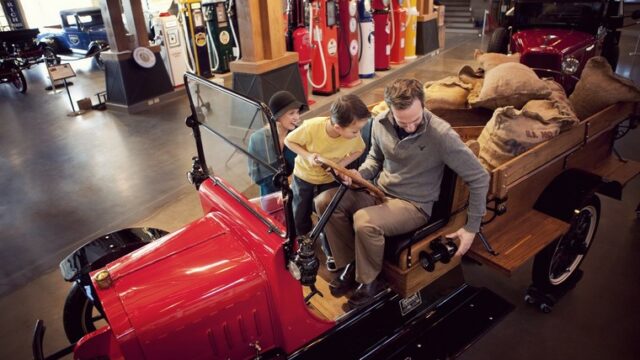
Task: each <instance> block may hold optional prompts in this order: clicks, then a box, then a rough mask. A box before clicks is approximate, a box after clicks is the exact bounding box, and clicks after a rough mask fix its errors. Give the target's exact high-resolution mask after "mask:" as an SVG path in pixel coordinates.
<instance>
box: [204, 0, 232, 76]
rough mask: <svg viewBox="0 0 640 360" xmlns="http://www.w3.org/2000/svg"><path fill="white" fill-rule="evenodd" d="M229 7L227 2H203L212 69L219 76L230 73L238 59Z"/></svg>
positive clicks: (217, 0) (205, 0)
mask: <svg viewBox="0 0 640 360" xmlns="http://www.w3.org/2000/svg"><path fill="white" fill-rule="evenodd" d="M229 7H230V4H229V3H228V1H227V0H203V1H202V9H203V13H204V18H205V21H206V24H207V41H208V43H209V54H210V57H211V60H212V62H213V64H212V68H213V72H214V73H218V74H223V73H226V72H229V70H230V69H229V63H230V62H231V61H233V60H235V59H236V56H234V48H235V47H236V44H237V39H236V32H235V29H234V28H233V22H232V19H231V18H230V17H229Z"/></svg>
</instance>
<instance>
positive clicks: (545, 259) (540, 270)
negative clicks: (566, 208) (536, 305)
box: [531, 195, 600, 291]
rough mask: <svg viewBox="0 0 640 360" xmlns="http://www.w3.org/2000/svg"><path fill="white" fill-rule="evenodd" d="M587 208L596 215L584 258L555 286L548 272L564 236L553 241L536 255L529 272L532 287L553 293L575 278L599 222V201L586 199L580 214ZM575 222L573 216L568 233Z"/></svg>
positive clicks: (593, 196) (591, 198)
mask: <svg viewBox="0 0 640 360" xmlns="http://www.w3.org/2000/svg"><path fill="white" fill-rule="evenodd" d="M589 206H593V207H594V208H595V213H596V214H595V227H594V229H593V233H592V234H591V239H590V240H589V245H588V246H587V248H586V250H585V252H584V256H582V258H581V259H580V261H579V262H578V264H577V266H576V267H575V268H574V269H573V270H572V272H571V274H570V275H569V276H567V278H565V279H564V280H563V281H562V282H560V283H557V284H554V283H552V282H551V280H550V279H549V270H550V266H551V261H552V260H553V257H554V255H555V252H556V249H557V248H558V245H559V244H560V241H562V239H563V238H564V237H565V236H566V234H565V235H562V236H560V237H559V238H558V239H556V240H555V241H553V242H552V243H551V244H549V245H547V246H546V247H545V248H544V249H542V251H540V252H539V253H538V254H537V255H536V257H535V259H534V261H533V270H532V272H531V277H532V281H533V286H535V287H537V288H539V289H542V290H545V291H553V290H555V289H559V288H561V287H562V286H563V285H564V284H566V283H570V280H571V279H572V278H573V277H574V276H575V274H576V270H578V269H579V268H580V264H582V261H584V258H585V257H586V256H587V254H588V252H589V249H590V248H591V244H593V239H594V238H595V236H596V233H597V232H598V223H599V222H600V199H599V198H598V197H597V196H595V195H591V197H589V198H587V199H586V200H585V201H584V202H583V204H582V206H580V208H579V209H580V212H582V211H583V209H585V208H587V207H589ZM575 220H576V216H575V215H574V216H572V217H571V219H570V224H571V227H570V228H569V231H572V230H573V229H574V222H575Z"/></svg>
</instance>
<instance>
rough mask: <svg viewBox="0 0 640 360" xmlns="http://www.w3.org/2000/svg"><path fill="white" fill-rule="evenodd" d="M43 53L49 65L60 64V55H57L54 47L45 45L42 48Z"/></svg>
mask: <svg viewBox="0 0 640 360" xmlns="http://www.w3.org/2000/svg"><path fill="white" fill-rule="evenodd" d="M42 55H43V56H44V59H45V60H44V61H45V64H47V66H52V65H58V64H60V57H59V56H57V55H56V51H55V50H54V48H53V47H51V46H45V47H44V48H43V49H42Z"/></svg>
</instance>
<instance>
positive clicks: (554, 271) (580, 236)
mask: <svg viewBox="0 0 640 360" xmlns="http://www.w3.org/2000/svg"><path fill="white" fill-rule="evenodd" d="M599 220H600V199H598V197H597V196H595V195H591V196H590V197H589V198H587V199H586V200H585V201H584V202H583V204H582V205H581V206H580V207H579V208H578V209H577V211H576V212H575V213H574V214H573V216H572V217H571V219H570V220H569V223H570V228H569V230H568V231H567V232H566V233H565V234H564V235H562V236H560V237H559V238H558V239H556V240H555V241H553V242H552V243H551V244H549V245H547V247H545V248H544V249H543V250H542V251H540V252H539V253H538V255H536V257H535V259H534V261H533V271H532V280H533V286H535V287H536V288H538V289H541V290H545V291H553V290H554V289H559V288H561V287H562V286H563V285H564V284H567V283H571V281H570V280H571V279H572V277H574V276H576V274H577V271H576V270H578V268H579V267H580V264H581V263H582V261H583V260H584V258H585V257H586V255H587V253H588V251H589V249H590V248H591V244H592V243H593V239H594V237H595V234H596V231H597V230H598V222H599ZM560 268H564V269H565V270H564V271H563V272H560V270H561V269H560Z"/></svg>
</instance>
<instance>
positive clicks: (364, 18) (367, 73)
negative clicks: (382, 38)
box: [358, 0, 376, 78]
mask: <svg viewBox="0 0 640 360" xmlns="http://www.w3.org/2000/svg"><path fill="white" fill-rule="evenodd" d="M358 16H359V19H360V21H359V23H360V54H359V58H358V72H359V74H360V77H361V78H372V77H374V76H375V75H376V73H375V36H374V29H373V17H372V16H371V0H358Z"/></svg>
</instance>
